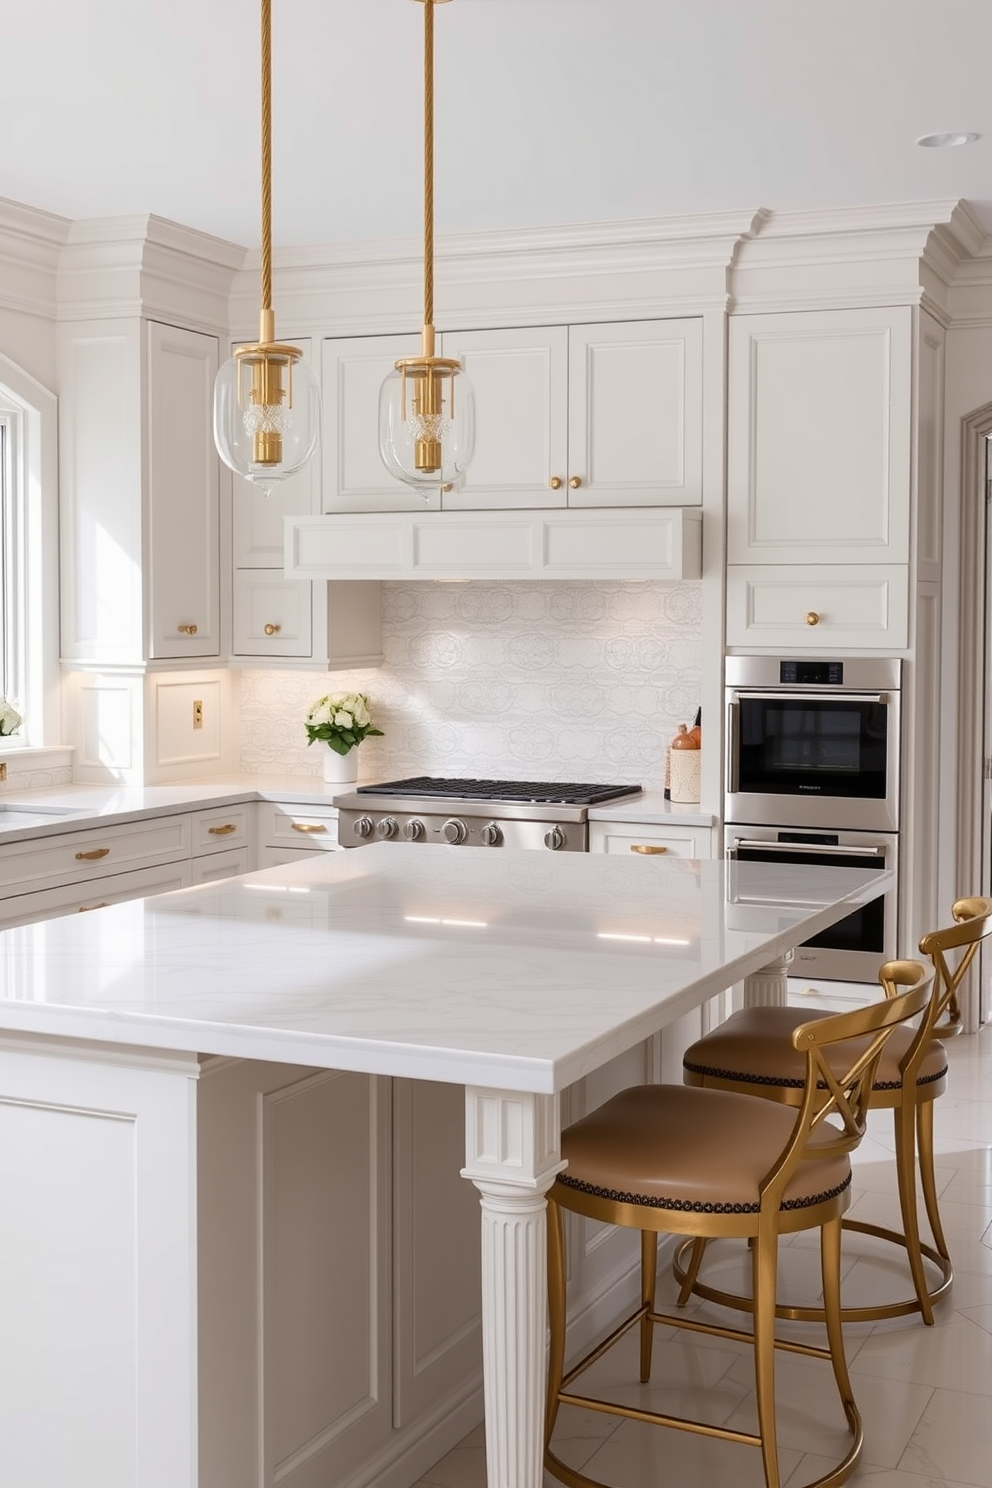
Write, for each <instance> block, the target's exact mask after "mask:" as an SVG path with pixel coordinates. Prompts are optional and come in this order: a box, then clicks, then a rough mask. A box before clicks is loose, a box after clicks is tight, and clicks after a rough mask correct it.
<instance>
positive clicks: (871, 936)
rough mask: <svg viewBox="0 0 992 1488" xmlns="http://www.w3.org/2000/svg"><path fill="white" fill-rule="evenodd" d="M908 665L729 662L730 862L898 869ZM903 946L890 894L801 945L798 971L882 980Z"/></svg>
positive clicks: (889, 661) (767, 659)
mask: <svg viewBox="0 0 992 1488" xmlns="http://www.w3.org/2000/svg"><path fill="white" fill-rule="evenodd" d="M901 666H902V663H901V662H900V661H898V660H897V659H893V658H871V657H861V658H854V659H843V660H836V661H820V660H813V659H803V660H789V659H780V658H777V657H771V656H732V657H728V659H727V671H726V682H727V787H726V801H725V812H724V820H725V824H726V825H725V833H726V852H727V856H728V857H731V858H736V859H739V860H742V861H752V862H770V861H774V862H778V863H782V862H785V863H815V864H831V863H832V864H836V865H838V866H841V867H858V868H873V867H874V868H876V869H877V870H878V871H881V870H882V869H885V868H895V869H897V870H898V859H899V747H900V744H899V737H900V729H899V711H900V684H901ZM897 947H898V918H897V894H896V890H895V889H892V890H891V891H890V892H888V893H886V894H881V895H879V897H878V898H877V899H875V900H872V901H871V903H869V904H867V905H865V906H864V907H863V908H862V909H859V910H858V911H857V912H856V913H854V914H851V915H848V916H847V917H846V919H844V920H841V921H840V922H839V923H838V924H836V925H834V926H832V927H831V929H830V930H828V931H825V932H824V933H823V934H822V935H819V936H817V937H816V938H815V939H814V940H811V941H808V942H807V943H806V944H805V945H803V946H800V947H799V949H798V950H797V952H796V958H795V963H794V966H795V971H796V973H798V974H800V975H802V976H808V977H815V978H822V979H823V980H828V981H852V982H865V981H870V982H874V981H875V979H876V977H877V975H878V968H879V965H880V964H881V962H882V961H884V960H886V959H888V958H890V957H893V956H895V955H896V954H897Z"/></svg>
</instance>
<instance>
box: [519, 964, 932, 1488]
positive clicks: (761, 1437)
mask: <svg viewBox="0 0 992 1488" xmlns="http://www.w3.org/2000/svg"><path fill="white" fill-rule="evenodd" d="M887 971H888V974H889V977H890V980H891V984H892V987H893V989H895V988H897V987H898V988H899V989H900V990H898V991H895V990H894V994H893V996H892V997H891V998H889V999H887V1000H886V1001H884V1002H878V1003H874V1004H873V1005H872V1006H871V1007H867V1008H859V1009H857V1010H855V1011H854V1012H851V1013H844V1014H839V1015H833V1016H829V1017H824V1018H816V1019H814V1020H811V1021H810V1022H808V1023H807V1024H805V1025H804V1026H802V1027H800V1028H797V1029H796V1030H794V1032H793V1034H792V1037H791V1042H792V1046H793V1048H794V1050H795V1051H796V1052H797V1054H798V1057H799V1059H800V1061H801V1063H802V1065H803V1067H804V1069H805V1078H804V1080H803V1082H802V1084H803V1094H802V1095H801V1097H800V1101H799V1104H798V1108H797V1107H789V1106H786V1105H782V1104H777V1103H773V1102H770V1101H756V1100H753V1099H752V1098H751V1097H750V1096H748V1095H741V1094H738V1093H736V1092H732V1091H718V1090H705V1089H694V1088H693V1087H691V1086H686V1085H669V1086H666V1085H645V1086H637V1087H634V1088H633V1089H630V1090H624V1091H622V1092H621V1093H620V1094H619V1095H616V1096H614V1097H613V1099H612V1100H609V1101H607V1102H606V1103H605V1105H603V1106H601V1107H600V1108H599V1109H598V1110H596V1111H593V1112H592V1113H591V1114H590V1115H588V1116H586V1117H584V1118H583V1119H582V1120H581V1121H577V1122H576V1123H575V1124H574V1125H573V1126H570V1127H569V1128H568V1129H567V1130H566V1131H565V1132H563V1134H562V1140H561V1150H562V1156H563V1157H564V1158H565V1159H566V1161H567V1167H566V1168H565V1170H564V1171H563V1172H562V1173H560V1174H559V1175H558V1178H557V1179H556V1181H555V1183H554V1185H553V1187H552V1189H551V1192H550V1193H549V1195H548V1293H549V1315H550V1323H551V1347H550V1350H549V1365H548V1394H547V1419H546V1433H545V1442H546V1445H545V1466H546V1468H547V1470H548V1471H549V1472H550V1473H552V1474H553V1475H554V1476H555V1477H556V1478H558V1479H560V1480H561V1481H562V1482H564V1483H567V1484H569V1485H572V1488H589V1485H594V1480H593V1479H591V1478H589V1477H587V1476H585V1475H584V1474H583V1473H581V1472H578V1471H577V1470H575V1469H574V1468H570V1467H568V1466H567V1465H566V1464H565V1463H564V1462H562V1461H561V1460H560V1458H559V1457H558V1456H557V1455H556V1454H555V1452H554V1450H553V1447H552V1439H553V1434H554V1427H555V1422H556V1419H557V1416H558V1412H559V1409H560V1407H561V1406H563V1405H575V1406H583V1407H587V1408H590V1409H594V1410H600V1411H606V1412H607V1413H611V1414H615V1415H619V1416H623V1417H626V1418H628V1419H631V1418H632V1419H634V1420H639V1421H645V1422H649V1423H652V1424H655V1425H663V1426H671V1427H675V1428H677V1429H680V1430H687V1431H693V1432H697V1433H700V1434H703V1435H707V1436H715V1437H718V1438H720V1439H722V1440H725V1441H736V1442H741V1443H746V1444H748V1445H751V1446H757V1447H760V1449H761V1453H762V1459H763V1465H764V1472H765V1482H766V1485H767V1488H780V1483H781V1478H780V1474H779V1465H778V1447H777V1437H776V1422H775V1358H774V1355H775V1349H776V1347H787V1348H788V1349H790V1350H791V1351H792V1352H793V1353H797V1354H803V1355H807V1356H810V1357H813V1358H817V1359H824V1360H829V1361H830V1363H831V1366H832V1368H833V1374H834V1379H835V1381H836V1384H837V1390H838V1393H839V1396H840V1400H841V1404H842V1407H843V1411H844V1416H845V1419H846V1422H847V1425H848V1428H849V1430H850V1433H851V1438H852V1441H851V1445H850V1448H849V1450H848V1452H847V1455H846V1456H845V1457H844V1458H843V1460H842V1461H841V1462H840V1463H839V1464H837V1465H836V1466H835V1467H832V1468H831V1469H830V1471H829V1472H828V1473H827V1474H826V1475H825V1476H824V1477H822V1478H819V1479H817V1483H818V1484H827V1483H829V1484H839V1483H843V1482H844V1481H845V1480H846V1479H847V1477H849V1476H850V1474H851V1472H853V1470H854V1468H855V1466H856V1464H857V1461H858V1458H859V1455H860V1452H861V1444H862V1437H863V1432H862V1425H861V1416H860V1413H859V1411H858V1408H857V1405H856V1403H855V1401H854V1396H853V1393H852V1390H851V1382H850V1378H849V1375H848V1370H847V1363H846V1360H845V1357H844V1339H843V1328H842V1325H841V1317H840V1235H841V1217H842V1215H843V1212H844V1210H845V1209H846V1208H847V1206H848V1204H849V1202H850V1184H851V1162H850V1153H851V1151H852V1150H853V1148H855V1147H856V1146H857V1144H858V1142H859V1141H860V1140H861V1136H862V1135H863V1132H864V1128H865V1122H866V1119H867V1111H868V1104H869V1101H870V1098H871V1087H872V1084H873V1081H874V1079H875V1078H876V1074H877V1066H878V1062H879V1059H880V1058H881V1057H882V1055H883V1052H884V1048H885V1043H886V1040H888V1039H889V1038H890V1037H891V1036H893V1035H894V1033H895V1032H898V1031H899V1026H900V1024H902V1023H903V1022H904V1020H906V1019H907V1018H911V1017H914V1016H915V1015H916V1014H917V1013H919V1012H920V1011H921V1010H922V1009H923V1008H924V1007H925V1006H926V1005H927V1003H928V1002H929V999H930V983H931V980H932V973H931V972H929V971H928V970H927V969H926V968H925V967H924V966H923V965H921V964H920V962H918V961H901V962H892V963H890V964H889V966H888V968H887ZM838 1048H840V1049H846V1050H848V1051H849V1052H850V1054H851V1058H850V1061H849V1063H848V1064H846V1065H845V1064H844V1060H843V1058H838V1057H837V1056H836V1054H835V1052H834V1051H835V1050H836V1049H838ZM828 1059H829V1062H828ZM821 1082H823V1083H824V1084H825V1085H829V1087H830V1088H829V1091H826V1092H825V1093H824V1092H821V1091H820V1089H819V1087H820V1085H821ZM565 1209H568V1210H571V1211H573V1212H574V1213H578V1214H582V1215H585V1216H587V1217H588V1218H591V1219H595V1220H601V1221H605V1222H607V1223H609V1224H614V1225H623V1226H627V1227H630V1228H634V1229H637V1230H639V1231H640V1233H641V1305H640V1307H639V1308H637V1310H636V1311H635V1312H634V1313H632V1314H631V1316H630V1317H628V1318H626V1319H625V1320H624V1321H623V1322H622V1323H621V1324H620V1325H619V1326H618V1327H617V1328H615V1329H614V1330H613V1332H612V1333H611V1334H610V1335H609V1337H608V1338H607V1339H605V1340H604V1341H603V1342H602V1343H600V1344H599V1345H598V1346H597V1347H596V1348H594V1349H593V1350H592V1351H591V1352H590V1353H588V1354H587V1355H586V1356H585V1357H584V1358H583V1359H582V1360H580V1361H579V1362H578V1363H577V1364H575V1365H574V1366H573V1367H572V1368H571V1369H570V1370H569V1371H568V1372H567V1373H566V1372H565V1370H564V1358H565V1332H566V1329H565V1273H566V1265H565V1248H564V1226H563V1219H562V1211H563V1210H565ZM810 1229H818V1230H819V1231H820V1237H821V1256H822V1278H823V1295H824V1302H825V1308H824V1322H825V1324H826V1332H827V1347H826V1348H823V1347H815V1346H814V1345H812V1344H807V1343H804V1342H798V1341H795V1340H792V1339H790V1340H788V1341H787V1342H782V1343H780V1341H779V1340H777V1339H776V1338H775V1332H774V1329H775V1303H776V1297H775V1288H776V1275H777V1264H778V1241H779V1236H780V1235H782V1234H787V1233H792V1232H795V1231H798V1230H810ZM660 1232H670V1233H675V1234H682V1235H687V1236H690V1237H692V1236H698V1235H705V1236H707V1237H713V1238H717V1237H725V1236H730V1237H738V1238H742V1239H748V1240H750V1241H751V1242H752V1247H753V1249H752V1264H753V1276H754V1305H753V1324H754V1326H753V1331H751V1332H745V1331H742V1330H740V1329H736V1328H728V1327H723V1326H717V1325H715V1324H709V1323H703V1322H700V1321H697V1320H695V1319H691V1318H687V1317H686V1316H685V1315H684V1314H681V1315H676V1316H668V1315H664V1314H660V1313H658V1312H656V1311H655V1288H656V1276H657V1262H658V1254H657V1245H658V1235H659V1233H660ZM690 1243H691V1241H690ZM659 1323H661V1324H664V1325H666V1326H669V1327H672V1326H674V1327H676V1328H685V1329H689V1330H690V1331H696V1332H703V1333H708V1334H713V1335H716V1336H718V1337H722V1338H734V1339H740V1340H744V1341H746V1342H750V1343H753V1346H754V1364H755V1384H756V1397H757V1408H758V1432H757V1433H749V1432H743V1431H737V1430H732V1429H730V1428H728V1427H722V1426H714V1425H710V1424H708V1423H705V1422H702V1421H687V1420H685V1419H682V1418H678V1417H674V1416H668V1415H663V1414H661V1413H659V1412H657V1411H651V1410H647V1409H644V1410H641V1409H639V1408H637V1407H635V1406H631V1405H629V1404H614V1403H612V1402H610V1401H604V1400H600V1399H598V1398H595V1397H591V1396H589V1395H581V1394H578V1393H576V1392H575V1391H574V1390H573V1388H572V1384H573V1381H575V1380H576V1379H577V1378H578V1376H579V1375H581V1374H582V1373H583V1372H584V1371H585V1370H586V1369H588V1368H589V1367H590V1366H591V1365H592V1364H593V1363H594V1362H595V1361H596V1360H597V1359H598V1358H600V1357H601V1356H602V1354H603V1353H605V1352H606V1351H607V1350H608V1349H609V1348H610V1347H612V1345H613V1344H614V1343H616V1342H617V1341H618V1340H619V1339H620V1338H622V1337H623V1336H624V1335H625V1334H626V1333H627V1332H628V1331H629V1330H630V1329H631V1328H633V1327H635V1326H637V1327H639V1330H640V1378H641V1380H642V1381H643V1382H646V1381H647V1380H648V1379H649V1378H650V1374H651V1355H652V1345H653V1339H654V1327H655V1325H656V1324H659ZM594 1488H595V1485H594ZM811 1488H813V1485H811Z"/></svg>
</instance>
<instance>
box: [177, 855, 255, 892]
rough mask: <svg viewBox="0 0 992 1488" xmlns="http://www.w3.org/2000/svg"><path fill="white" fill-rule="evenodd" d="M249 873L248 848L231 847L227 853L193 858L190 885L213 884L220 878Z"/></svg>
mask: <svg viewBox="0 0 992 1488" xmlns="http://www.w3.org/2000/svg"><path fill="white" fill-rule="evenodd" d="M250 872H251V862H250V854H249V852H248V848H247V847H232V848H231V850H230V851H229V852H208V853H204V854H203V856H202V857H199V858H194V859H193V864H192V871H191V874H190V883H195V884H203V883H215V882H216V881H217V880H218V879H221V878H234V876H235V874H238V873H250Z"/></svg>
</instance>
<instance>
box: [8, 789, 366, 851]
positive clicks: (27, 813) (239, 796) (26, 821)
mask: <svg viewBox="0 0 992 1488" xmlns="http://www.w3.org/2000/svg"><path fill="white" fill-rule="evenodd" d="M351 789H353V787H351V786H342V785H325V784H324V783H323V781H321V780H320V779H319V778H318V777H317V776H314V775H225V776H217V777H216V778H211V779H203V780H186V781H181V782H177V783H176V784H175V785H62V786H50V787H49V788H48V789H46V790H28V791H4V792H2V793H0V846H3V845H4V844H6V843H9V842H14V841H17V840H18V839H19V838H23V837H28V836H30V837H50V836H53V835H54V834H56V833H59V832H70V831H72V832H75V831H82V830H85V829H86V828H88V827H98V826H103V825H106V824H107V823H108V822H111V821H113V822H126V821H138V820H140V819H141V818H143V817H156V816H173V815H175V813H176V812H181V811H199V810H205V809H207V808H209V807H211V806H233V805H235V804H237V803H238V802H239V801H286V802H288V803H289V804H292V805H307V806H329V805H330V804H331V801H332V800H333V798H334V796H336V795H340V794H341V793H342V791H344V790H351ZM46 812H49V813H52V815H51V816H50V817H48V819H47V820H41V819H40V817H41V816H42V815H43V814H44V813H46Z"/></svg>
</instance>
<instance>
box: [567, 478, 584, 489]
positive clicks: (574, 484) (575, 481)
mask: <svg viewBox="0 0 992 1488" xmlns="http://www.w3.org/2000/svg"><path fill="white" fill-rule="evenodd" d="M568 484H569V485H570V486H571V488H572V490H573V491H577V490H578V489H579V487H580V486H581V484H582V477H581V475H573V476H570V477H569V482H568Z"/></svg>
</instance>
